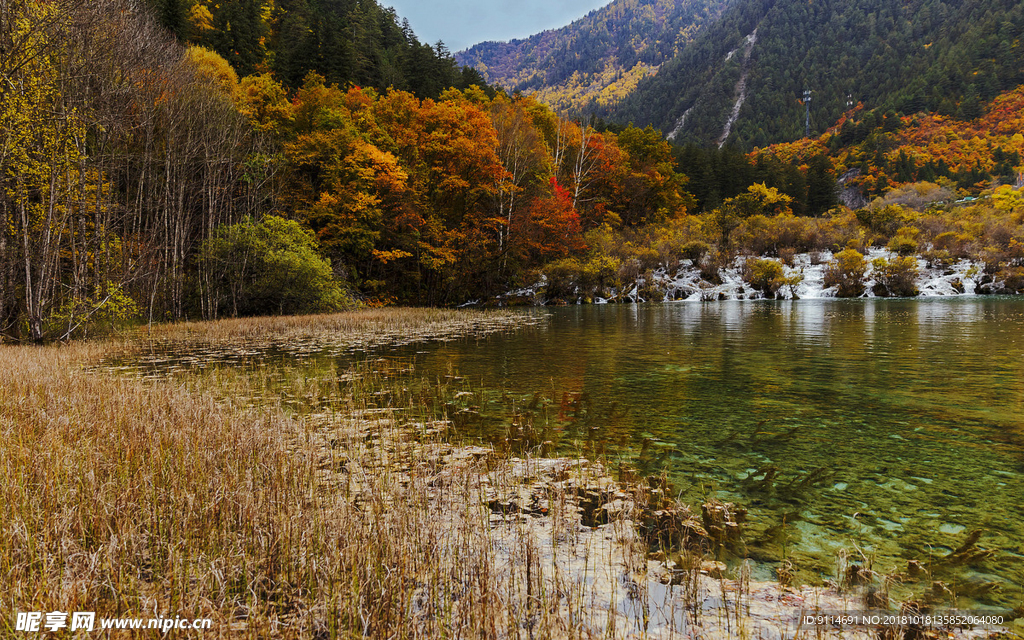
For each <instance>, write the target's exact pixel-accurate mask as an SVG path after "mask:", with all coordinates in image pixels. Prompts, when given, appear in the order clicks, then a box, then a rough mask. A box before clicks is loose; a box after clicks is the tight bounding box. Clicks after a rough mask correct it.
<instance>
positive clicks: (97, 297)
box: [0, 0, 685, 340]
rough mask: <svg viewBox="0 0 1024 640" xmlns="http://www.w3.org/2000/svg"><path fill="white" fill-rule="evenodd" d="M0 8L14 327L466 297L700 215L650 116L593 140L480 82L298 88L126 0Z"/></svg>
mask: <svg viewBox="0 0 1024 640" xmlns="http://www.w3.org/2000/svg"><path fill="white" fill-rule="evenodd" d="M363 4H364V3H360V6H362V5H363ZM370 4H372V3H370ZM250 5H251V3H238V6H239V7H243V6H244V7H250V8H251V6H250ZM231 6H232V5H231V4H230V3H222V4H221V6H220V10H221V11H227V8H228V7H231ZM175 7H177V8H178V9H181V5H178V4H174V3H170V4H165V5H163V6H160V7H157V8H158V9H160V12H159V13H157V15H156V18H162V19H163V21H164V22H165V23H168V24H171V25H172V26H173V25H178V24H179V23H178V22H175V20H174V19H173V18H174V17H175V15H187V16H189V19H188V20H187V21H186V24H185V26H181V27H180V28H181V29H186V30H187V38H189V39H191V38H194V37H196V36H195V34H194V30H196V29H198V28H199V27H198V26H197V25H199V26H202V25H203V24H206V22H208V21H209V20H207V16H206V13H207V12H208V11H204V7H205V5H202V4H194V5H192V7H191V8H190V10H189V12H188V13H180V12H179V13H178V14H176V13H175V12H174V11H171V9H174V8H175ZM5 8H7V10H6V11H5V12H4V14H3V25H2V36H0V37H2V38H3V39H2V44H0V46H2V47H3V49H4V51H5V52H6V53H7V54H6V55H4V56H3V58H2V62H0V64H2V68H0V81H2V82H3V83H4V84H5V85H6V87H11V88H12V89H11V90H5V91H4V92H3V94H2V95H0V131H2V132H3V134H2V135H3V140H2V144H0V216H3V220H4V222H5V224H4V227H3V233H2V234H0V265H2V267H3V268H2V272H0V291H2V295H0V328H2V333H3V334H5V335H8V336H11V337H16V338H20V339H25V338H31V339H35V340H40V339H44V338H59V337H68V336H72V335H77V334H79V333H81V331H83V330H85V329H86V328H88V327H91V326H96V325H99V324H103V323H108V324H113V323H116V322H117V321H119V320H124V319H128V318H135V317H140V316H141V317H144V318H147V319H151V320H152V319H179V318H186V317H203V318H214V317H217V316H218V315H222V314H252V313H267V312H275V313H287V312H295V311H300V310H306V311H310V310H324V309H330V308H337V306H339V305H342V304H345V303H346V301H347V300H348V298H349V297H350V296H352V295H355V296H358V297H361V298H364V299H368V300H371V301H382V302H387V301H392V300H398V301H402V302H408V303H420V304H450V303H455V302H462V301H464V300H466V299H467V298H469V297H470V296H474V295H482V294H487V293H489V292H494V291H497V290H501V289H503V288H505V287H507V286H509V285H510V284H514V283H515V282H517V281H518V280H519V279H521V278H523V277H524V274H525V273H526V272H527V271H528V270H529V269H530V268H535V267H537V266H540V265H542V264H543V263H545V262H546V261H547V260H550V259H552V258H556V257H559V256H563V255H566V254H567V253H570V252H572V251H574V250H578V249H579V248H581V244H580V240H579V237H580V233H582V232H583V231H585V230H586V229H588V228H591V227H594V226H599V225H603V224H612V225H615V226H619V225H635V224H644V223H646V222H648V221H654V220H659V219H664V218H666V217H669V216H675V215H681V214H682V213H683V212H684V211H685V192H684V191H683V189H682V184H683V179H682V177H681V176H680V175H678V174H677V173H676V172H675V171H674V170H673V168H672V158H671V151H670V148H669V145H668V144H667V143H666V142H664V141H663V140H662V138H661V136H660V134H659V133H658V132H656V131H654V130H653V129H647V130H639V129H634V128H629V129H626V130H624V131H622V132H621V133H618V134H616V133H612V132H604V133H598V132H596V131H594V130H593V129H591V128H589V127H581V126H579V125H578V124H575V123H573V122H571V121H567V120H563V119H561V118H559V117H558V116H556V115H555V114H554V113H553V112H552V111H551V110H550V109H549V108H547V107H545V106H543V105H540V104H539V103H537V102H536V101H534V100H532V99H529V98H510V97H507V96H504V95H493V97H492V94H490V93H489V92H488V91H487V90H486V88H478V87H477V86H476V85H473V86H470V87H469V88H466V89H464V90H460V89H458V88H457V87H452V88H448V89H446V90H444V91H443V92H441V93H439V94H438V95H437V96H435V97H430V96H431V94H432V91H425V92H424V93H423V94H421V95H417V94H416V93H413V92H409V91H404V90H400V89H397V88H394V87H391V88H388V89H387V90H386V91H378V90H376V89H374V88H372V87H362V86H359V85H357V84H355V83H354V82H352V81H350V82H348V83H347V84H346V85H345V86H341V87H339V85H338V84H337V83H334V82H331V81H330V80H329V79H328V78H327V77H326V76H325V75H323V74H320V73H318V72H317V71H316V70H315V69H314V70H311V71H309V72H307V73H306V75H304V76H303V78H302V81H301V83H299V84H298V85H296V86H294V87H293V86H290V85H289V84H288V83H287V82H284V81H282V80H281V79H279V77H278V74H277V73H275V72H274V71H273V68H274V65H275V64H276V63H277V60H278V59H279V58H277V56H278V55H280V54H281V53H282V51H281V50H275V49H274V48H273V47H269V48H268V49H267V51H266V53H265V54H264V53H260V55H262V56H264V57H263V58H262V59H261V58H260V57H259V56H256V57H253V58H252V60H251V61H247V60H249V59H248V58H247V57H246V56H247V55H248V54H246V53H245V52H243V51H234V50H232V51H231V52H230V55H229V56H228V58H225V57H224V56H221V55H219V54H218V53H217V52H216V51H215V50H213V49H210V48H206V47H203V46H200V45H197V44H193V45H189V46H185V45H183V44H182V43H181V41H180V40H179V39H178V38H175V37H174V35H173V34H172V33H169V32H166V31H164V30H163V29H162V28H161V27H160V26H159V25H158V24H156V23H155V20H154V17H153V16H152V13H151V10H150V9H151V8H147V7H146V6H144V5H143V4H141V3H139V2H134V1H133V0H103V1H102V2H95V3H87V4H79V3H75V2H70V1H66V2H51V3H45V4H43V3H36V2H31V1H28V0H24V1H22V2H15V3H8V4H7V5H5ZM238 10H241V9H238ZM271 15H272V16H273V14H271ZM380 15H383V16H385V17H387V16H391V14H389V13H387V12H384V13H381V14H380ZM197 16H198V18H197ZM222 17H223V14H222ZM287 17H288V16H287V15H285V16H284V18H287ZM213 19H214V20H216V19H218V18H217V15H213ZM390 19H391V20H392V22H393V21H394V20H393V16H391V18H390ZM240 22H241V21H240V20H235V21H234V22H231V27H230V30H231V31H234V30H236V29H240V27H237V26H236V25H237V24H239V23H240ZM285 22H286V20H285V19H282V20H281V21H279V22H278V23H277V24H284V23H285ZM179 26H180V25H179ZM223 29H224V30H227V29H228V26H227V23H225V26H224V27H223ZM220 32H221V29H216V28H214V30H213V32H212V33H208V34H206V35H205V36H202V38H208V39H209V43H210V44H211V45H213V44H215V43H216V42H217V41H218V37H219V36H218V34H219V33H220ZM270 36H271V37H272V36H273V30H271V33H270ZM202 38H200V41H202ZM413 44H414V43H413ZM222 46H223V45H222ZM228 48H229V49H230V47H228ZM222 50H223V49H222ZM260 51H261V52H262V50H260ZM329 57H330V56H326V55H325V56H323V59H328V58H329ZM229 58H230V59H229ZM376 59H377V60H378V61H380V60H381V59H382V58H380V57H379V56H378V57H377V58H376ZM432 59H433V60H434V61H435V62H437V63H440V62H444V63H445V64H446V65H449V66H450V63H451V61H450V59H448V60H447V61H446V60H445V59H444V58H443V56H434V58H432ZM232 60H233V62H234V65H231V64H230V62H231V61H232ZM267 61H269V63H267ZM250 63H251V65H252V68H253V69H254V73H251V74H249V75H243V76H241V79H240V77H239V72H240V71H241V72H242V73H243V74H244V72H245V70H247V69H248V68H249V67H248V66H247V65H249V64H250ZM342 72H343V71H339V70H336V73H342ZM281 76H283V77H285V78H287V77H290V76H289V75H288V73H287V71H286V70H285V71H283V72H282V73H281ZM460 77H461V75H460ZM357 79H358V76H357ZM452 79H453V78H452V77H450V78H449V80H452Z"/></svg>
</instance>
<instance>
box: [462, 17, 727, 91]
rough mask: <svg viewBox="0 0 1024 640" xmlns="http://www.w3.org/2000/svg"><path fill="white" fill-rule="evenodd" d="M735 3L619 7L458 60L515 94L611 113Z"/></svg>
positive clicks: (476, 48) (482, 47) (468, 53)
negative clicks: (638, 85) (599, 109)
mask: <svg viewBox="0 0 1024 640" xmlns="http://www.w3.org/2000/svg"><path fill="white" fill-rule="evenodd" d="M727 3H728V0H615V1H614V2H612V3H611V4H609V5H607V6H606V7H603V8H601V9H597V10H595V11H591V12H590V13H589V14H587V15H586V16H585V17H583V18H581V19H579V20H577V21H575V22H573V23H572V24H570V25H569V26H566V27H563V28H561V29H556V30H549V31H544V32H543V33H539V34H537V35H534V36H531V37H529V38H526V39H525V40H513V41H511V42H484V43H481V44H478V45H475V46H473V47H471V48H469V49H467V50H466V51H462V52H460V53H457V54H456V55H455V59H456V60H457V61H458V62H459V63H460V64H463V65H466V66H469V67H472V68H474V69H476V70H477V71H479V72H480V73H482V74H483V76H484V77H485V78H486V79H487V80H488V81H489V82H491V83H494V84H497V85H500V86H502V87H504V88H506V89H508V90H510V91H523V92H530V93H532V94H534V95H535V97H537V98H538V99H539V100H541V101H543V102H546V103H548V104H549V105H551V106H553V107H555V108H556V109H558V110H560V111H580V110H582V109H583V108H584V107H587V106H593V105H596V106H600V107H610V106H611V105H614V104H615V103H617V102H619V101H621V100H622V99H623V98H624V97H625V96H626V95H627V94H629V92H631V91H633V90H634V89H635V88H636V86H637V84H638V83H639V82H640V81H641V80H642V79H644V78H646V77H649V76H651V75H652V74H654V73H656V72H657V71H658V69H659V68H660V67H661V65H662V64H664V63H665V62H666V61H668V60H671V59H673V58H674V57H675V56H676V55H677V54H678V53H679V52H680V51H681V50H682V49H683V48H685V47H686V45H687V44H688V43H689V42H690V41H691V40H692V39H693V37H694V35H695V34H696V33H698V32H699V31H700V29H701V26H702V25H705V24H708V23H713V22H715V21H716V20H717V19H718V18H719V16H720V15H721V12H722V10H723V9H724V7H725V6H726V5H727Z"/></svg>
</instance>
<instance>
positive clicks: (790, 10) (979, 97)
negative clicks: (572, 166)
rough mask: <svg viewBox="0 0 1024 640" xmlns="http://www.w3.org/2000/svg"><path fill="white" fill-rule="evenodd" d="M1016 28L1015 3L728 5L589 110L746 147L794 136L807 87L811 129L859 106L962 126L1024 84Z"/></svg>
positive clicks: (1023, 17) (769, 1)
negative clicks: (654, 70) (630, 88)
mask: <svg viewBox="0 0 1024 640" xmlns="http://www.w3.org/2000/svg"><path fill="white" fill-rule="evenodd" d="M755 30H756V42H755V43H754V44H753V45H752V46H750V47H749V57H748V56H747V55H745V53H746V51H744V49H745V47H744V45H745V44H749V42H750V38H751V36H752V34H755ZM1022 30H1024V5H1021V4H1020V3H1018V2H1016V1H1014V0H965V1H963V2H955V3H954V2H944V1H942V0H853V1H851V0H820V1H816V2H805V1H803V0H736V2H734V3H731V4H730V5H729V7H728V8H727V9H726V10H725V11H724V12H723V14H722V16H721V18H720V19H719V20H718V21H716V22H715V23H714V24H710V25H708V26H707V27H706V28H705V29H703V30H702V31H701V32H700V33H699V34H698V35H697V36H696V38H695V39H694V41H693V42H692V43H690V44H689V45H687V46H686V47H684V48H683V49H682V51H681V52H680V54H679V55H678V56H676V57H675V58H673V59H672V60H670V61H668V62H666V63H665V64H664V65H662V67H661V68H660V70H659V72H658V74H657V75H656V76H654V77H651V78H648V79H645V80H643V81H641V82H640V84H639V86H638V87H637V89H636V90H635V91H634V92H632V93H631V94H630V95H629V96H628V97H627V98H626V99H625V100H624V101H622V102H621V104H618V105H614V106H611V107H603V106H602V105H600V104H597V103H594V104H593V105H592V108H594V109H595V110H597V111H598V112H599V113H601V114H602V115H604V116H605V117H608V118H611V119H613V120H620V121H633V122H635V123H637V124H638V125H645V124H648V123H650V124H653V125H654V126H655V127H659V128H661V129H662V130H663V131H664V132H666V133H670V132H673V131H675V136H674V138H675V139H676V140H677V141H693V142H699V143H704V144H711V143H718V144H721V143H732V144H736V145H738V146H740V147H741V148H746V149H750V148H752V147H756V146H765V145H767V144H771V143H774V142H779V141H786V140H793V139H796V138H799V137H801V136H802V135H803V134H804V114H805V111H804V105H803V104H802V103H801V100H800V99H801V97H802V95H803V92H804V90H805V89H809V90H811V91H813V95H812V103H811V132H812V134H820V133H821V132H823V131H824V130H825V129H826V128H828V127H829V126H831V125H832V123H834V122H835V121H836V120H837V119H838V118H839V117H840V115H841V114H842V113H843V112H844V111H845V110H846V109H847V108H848V106H849V105H850V104H851V103H853V104H856V103H858V102H861V103H863V104H865V105H866V106H867V107H868V108H869V109H875V108H881V109H882V110H883V111H888V110H892V111H894V112H902V113H906V114H912V113H916V112H919V111H931V112H936V113H938V114H941V115H955V116H959V117H963V118H968V119H969V118H974V117H977V116H978V115H980V103H981V101H985V100H990V99H992V98H994V97H995V96H996V95H997V94H998V93H999V92H1000V91H1002V90H1006V89H1010V88H1013V87H1015V86H1017V85H1019V84H1021V83H1024V63H1022V60H1024V49H1022V47H1021V42H1020V38H1021V33H1022ZM741 79H742V80H743V82H741ZM741 88H742V89H743V91H741ZM743 98H745V99H743ZM734 110H735V113H736V120H735V123H734V124H733V126H732V127H731V131H728V132H727V131H726V123H727V121H728V120H729V115H730V113H731V112H733V111H734ZM684 116H685V118H684ZM724 133H728V136H727V138H728V139H727V140H723V134H724Z"/></svg>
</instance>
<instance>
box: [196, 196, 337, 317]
mask: <svg viewBox="0 0 1024 640" xmlns="http://www.w3.org/2000/svg"><path fill="white" fill-rule="evenodd" d="M200 259H201V260H202V261H204V262H205V263H206V264H205V267H206V270H207V271H208V273H210V274H212V275H211V278H210V279H209V281H208V282H203V281H202V279H200V284H199V288H200V296H203V297H205V300H206V301H207V305H208V307H209V309H210V311H211V314H213V313H212V312H215V315H227V314H230V315H233V316H250V315H267V314H295V313H320V312H327V311H337V310H339V309H342V308H344V307H346V306H349V305H351V304H352V300H351V298H350V297H349V296H348V295H347V294H346V292H345V291H344V289H343V288H342V287H341V285H340V284H339V283H338V282H337V281H336V280H335V278H334V274H333V273H332V271H331V263H330V261H329V260H327V259H326V258H323V257H321V256H320V254H319V253H318V251H317V245H316V241H315V240H314V238H313V236H312V234H311V233H309V232H307V231H304V230H303V229H302V227H300V226H299V223H298V222H295V221H294V220H285V219H284V218H279V217H277V216H267V217H265V218H263V219H262V220H260V221H258V222H257V221H256V220H253V219H251V218H249V219H246V220H244V221H242V222H239V223H238V224H234V225H230V226H227V225H223V226H221V227H218V228H217V229H216V230H215V231H214V234H213V236H211V237H210V238H209V239H207V240H206V241H205V242H204V243H203V245H202V247H201V249H200Z"/></svg>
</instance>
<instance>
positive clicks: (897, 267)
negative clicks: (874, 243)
mask: <svg viewBox="0 0 1024 640" xmlns="http://www.w3.org/2000/svg"><path fill="white" fill-rule="evenodd" d="M917 273H918V270H917V259H916V258H914V257H913V256H903V257H899V258H893V259H891V260H888V259H886V258H875V259H874V260H872V261H871V274H872V275H873V276H874V278H875V283H876V284H875V287H874V293H875V295H876V296H881V297H887V296H895V297H900V298H909V297H912V296H916V295H917V294H918V293H920V292H919V291H918V290H917Z"/></svg>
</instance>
